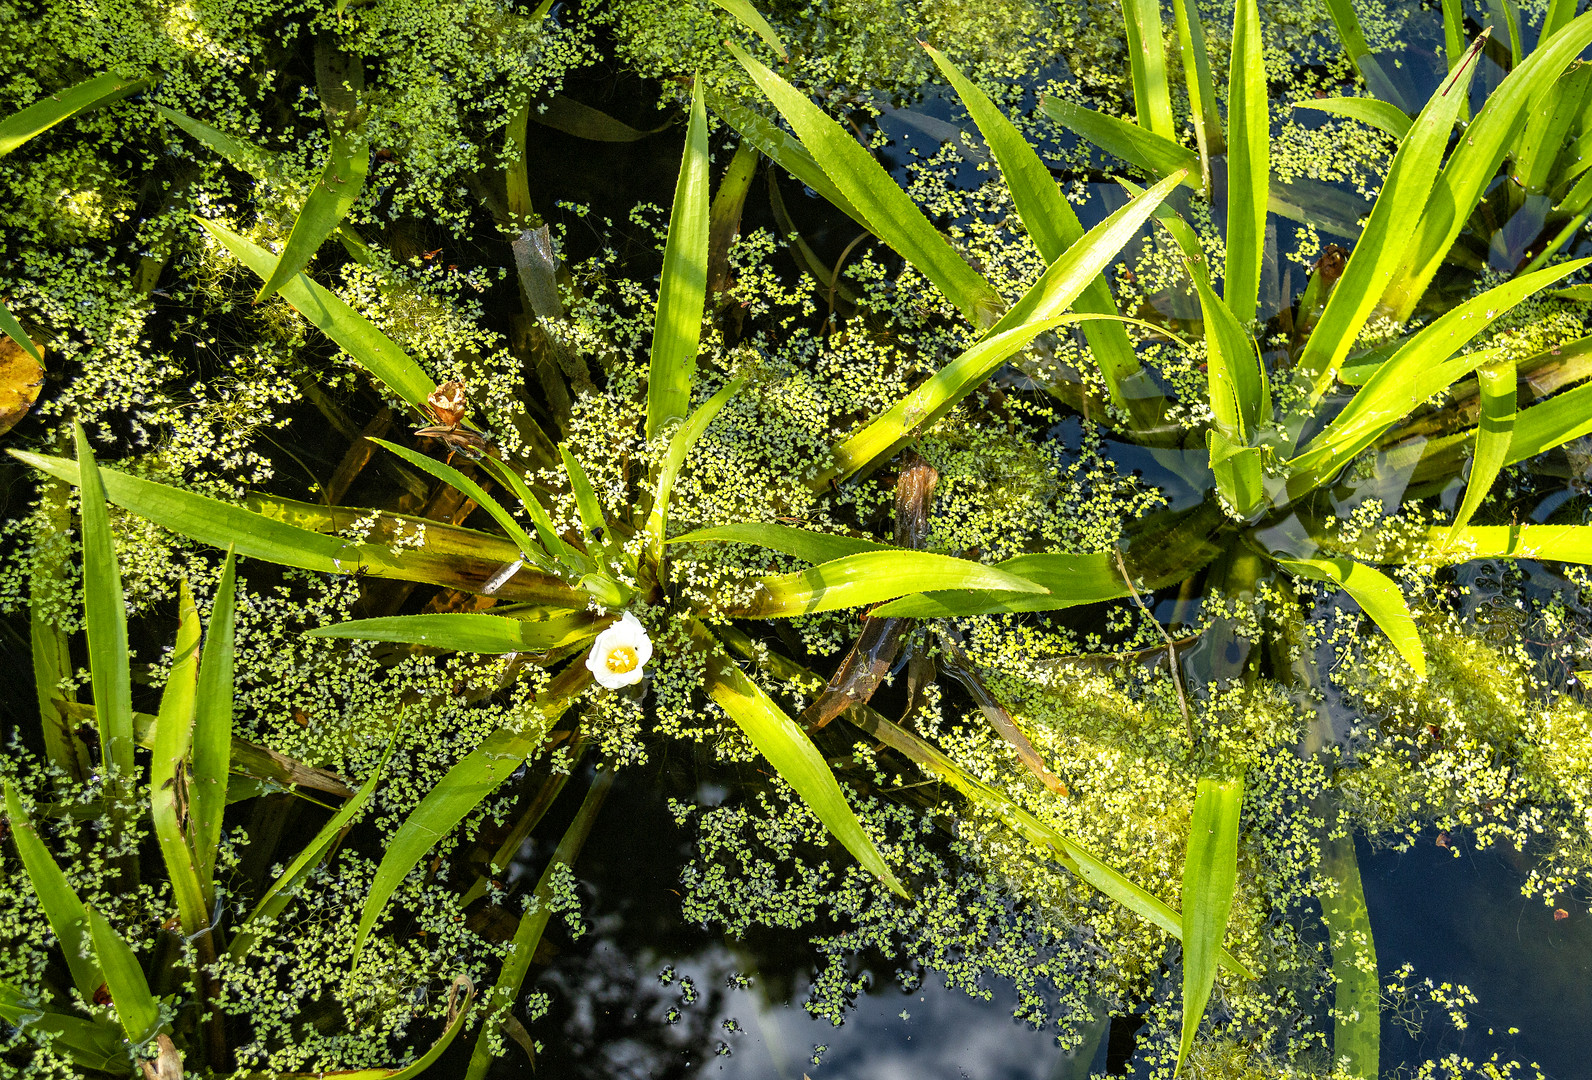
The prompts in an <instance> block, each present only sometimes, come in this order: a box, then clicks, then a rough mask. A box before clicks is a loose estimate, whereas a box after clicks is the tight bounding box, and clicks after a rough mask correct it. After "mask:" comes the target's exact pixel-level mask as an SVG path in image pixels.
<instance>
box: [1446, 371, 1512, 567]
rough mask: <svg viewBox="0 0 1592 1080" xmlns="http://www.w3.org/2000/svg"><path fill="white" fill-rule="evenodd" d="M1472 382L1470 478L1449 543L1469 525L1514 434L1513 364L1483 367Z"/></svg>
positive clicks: (1486, 493) (1498, 469)
mask: <svg viewBox="0 0 1592 1080" xmlns="http://www.w3.org/2000/svg"><path fill="white" fill-rule="evenodd" d="M1476 379H1477V387H1478V389H1479V390H1480V395H1479V397H1480V404H1481V423H1480V425H1479V426H1478V427H1477V431H1476V456H1475V458H1473V459H1472V461H1471V466H1470V479H1469V480H1468V481H1466V483H1465V498H1464V500H1463V501H1462V502H1461V503H1460V506H1459V511H1458V513H1456V514H1455V515H1454V524H1453V525H1452V526H1451V527H1450V528H1449V531H1448V538H1449V542H1450V543H1452V542H1453V541H1454V540H1455V539H1456V538H1457V537H1458V536H1459V534H1460V533H1461V532H1462V531H1463V530H1464V528H1465V526H1467V525H1469V524H1470V519H1471V516H1472V515H1473V514H1475V513H1476V508H1477V507H1479V506H1480V505H1481V503H1482V500H1483V499H1485V498H1486V497H1487V495H1488V493H1489V492H1491V491H1492V486H1493V481H1494V480H1496V479H1498V474H1499V473H1500V472H1502V471H1503V467H1504V462H1505V461H1507V460H1508V459H1509V443H1510V440H1511V439H1512V438H1513V436H1514V431H1515V398H1516V395H1517V391H1518V387H1517V384H1516V381H1515V362H1514V361H1513V360H1508V359H1505V360H1498V361H1494V362H1493V363H1491V364H1483V365H1482V366H1481V367H1479V368H1477V369H1476Z"/></svg>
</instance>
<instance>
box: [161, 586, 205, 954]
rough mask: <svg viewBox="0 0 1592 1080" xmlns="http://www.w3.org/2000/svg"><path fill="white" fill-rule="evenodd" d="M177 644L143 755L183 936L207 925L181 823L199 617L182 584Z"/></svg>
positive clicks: (185, 802) (186, 793) (185, 797)
mask: <svg viewBox="0 0 1592 1080" xmlns="http://www.w3.org/2000/svg"><path fill="white" fill-rule="evenodd" d="M177 620H178V622H177V642H176V646H175V648H174V649H173V650H172V660H171V668H170V671H169V673H168V674H167V676H166V686H165V688H164V690H162V692H161V695H160V712H159V713H157V714H156V716H155V732H154V740H155V745H154V746H153V747H152V748H151V750H150V755H149V807H150V820H151V821H152V822H153V824H154V827H155V839H156V841H158V843H159V844H160V854H161V858H162V859H163V860H164V861H165V864H166V876H167V878H169V879H170V881H171V891H172V896H173V898H174V899H175V900H176V901H177V917H178V919H179V920H180V921H181V923H182V931H183V933H184V934H187V935H189V936H193V935H195V934H198V933H199V932H200V931H201V930H202V929H204V928H205V927H206V926H209V925H210V910H209V905H208V904H207V903H206V901H205V889H204V886H203V885H202V884H200V881H199V868H198V865H197V862H196V860H195V858H194V853H193V848H192V847H191V846H190V845H189V842H188V835H187V833H186V832H184V830H183V826H182V822H183V819H184V817H185V816H186V814H187V810H188V802H189V786H190V785H189V784H188V769H187V765H188V757H189V753H190V751H191V750H192V747H193V718H194V702H195V700H196V698H197V693H198V685H199V611H198V609H197V608H196V607H194V602H193V593H192V592H191V591H190V590H189V588H188V582H187V581H186V580H184V581H182V582H181V583H180V584H179V588H178V599H177Z"/></svg>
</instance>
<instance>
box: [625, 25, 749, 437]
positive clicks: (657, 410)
mask: <svg viewBox="0 0 1592 1080" xmlns="http://www.w3.org/2000/svg"><path fill="white" fill-rule="evenodd" d="M743 3H744V0H743ZM701 83H702V80H701V79H700V78H698V79H697V80H696V81H695V83H694V84H693V86H692V89H691V122H690V125H689V126H688V127H687V128H686V134H685V154H684V156H683V157H682V158H681V160H680V175H679V178H678V180H677V181H676V183H675V188H674V209H673V210H672V211H671V213H670V214H669V234H668V240H667V241H666V243H665V245H664V249H663V277H662V279H661V280H660V284H659V286H658V313H657V317H656V320H655V321H654V323H653V327H652V362H651V366H650V367H649V368H648V373H647V438H649V439H650V438H652V437H653V436H655V435H657V434H658V432H659V431H660V430H662V428H663V427H665V426H666V425H667V424H668V423H670V422H671V421H674V420H684V419H685V415H686V410H687V409H689V408H690V406H691V384H692V383H693V382H694V381H695V380H696V356H697V346H698V344H699V343H700V341H701V335H702V305H703V302H704V300H705V299H706V297H707V287H708V121H707V111H706V109H704V108H703V105H702V85H701Z"/></svg>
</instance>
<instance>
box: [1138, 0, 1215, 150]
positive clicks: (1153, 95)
mask: <svg viewBox="0 0 1592 1080" xmlns="http://www.w3.org/2000/svg"><path fill="white" fill-rule="evenodd" d="M1122 14H1123V21H1122V26H1123V29H1124V30H1125V31H1126V34H1127V46H1128V70H1129V74H1130V75H1131V77H1132V81H1133V108H1134V112H1135V113H1136V114H1137V116H1138V120H1139V126H1140V127H1142V128H1144V129H1145V130H1146V131H1149V132H1152V133H1153V134H1156V135H1160V136H1163V137H1164V138H1168V139H1171V138H1175V137H1176V135H1177V128H1176V127H1174V126H1173V123H1172V92H1171V87H1170V85H1169V84H1168V82H1167V77H1166V46H1165V45H1164V44H1163V42H1164V41H1165V37H1166V31H1165V29H1164V28H1163V27H1162V25H1161V4H1160V0H1123V3H1122ZM1196 92H1197V88H1196Z"/></svg>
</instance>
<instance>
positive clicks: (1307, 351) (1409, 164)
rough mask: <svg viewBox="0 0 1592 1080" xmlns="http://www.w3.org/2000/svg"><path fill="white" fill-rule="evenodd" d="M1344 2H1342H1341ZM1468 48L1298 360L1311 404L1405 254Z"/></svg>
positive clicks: (1466, 73) (1458, 97) (1465, 70)
mask: <svg viewBox="0 0 1592 1080" xmlns="http://www.w3.org/2000/svg"><path fill="white" fill-rule="evenodd" d="M1342 2H1343V3H1345V4H1346V3H1347V0H1342ZM1480 44H1481V42H1480V41H1478V42H1477V43H1476V45H1473V46H1472V47H1471V52H1470V54H1469V56H1468V59H1467V61H1466V62H1465V63H1464V64H1463V66H1462V68H1461V69H1460V70H1459V71H1457V72H1456V73H1455V74H1454V75H1453V76H1452V77H1451V78H1450V79H1449V81H1448V82H1446V83H1444V85H1443V86H1442V87H1440V88H1439V89H1438V91H1437V92H1436V93H1435V94H1433V95H1432V99H1431V100H1430V101H1429V102H1427V104H1426V107H1425V108H1424V109H1422V110H1421V114H1420V116H1418V117H1417V118H1416V119H1415V123H1414V125H1413V126H1412V127H1411V128H1410V133H1409V135H1408V136H1407V137H1406V138H1405V139H1404V140H1403V142H1401V143H1400V144H1399V149H1398V152H1397V153H1396V154H1395V155H1394V157H1393V165H1392V167H1391V168H1390V169H1389V171H1388V175H1387V180H1386V181H1385V182H1384V183H1383V185H1382V190H1381V193H1380V194H1379V195H1378V196H1377V200H1376V203H1375V205H1374V206H1373V207H1372V208H1371V217H1370V219H1369V220H1367V221H1366V223H1365V228H1364V230H1363V231H1362V232H1361V233H1360V239H1359V242H1358V243H1356V244H1355V245H1354V251H1353V252H1352V253H1351V254H1350V256H1349V262H1348V265H1347V266H1346V267H1344V270H1343V276H1342V277H1341V278H1340V279H1339V281H1338V283H1337V287H1336V288H1334V289H1333V291H1332V296H1331V297H1330V298H1329V299H1328V300H1327V306H1326V308H1325V310H1323V311H1322V313H1321V318H1320V320H1319V321H1318V322H1317V323H1316V327H1315V330H1314V332H1312V333H1311V335H1310V337H1309V339H1308V340H1307V341H1306V343H1305V348H1304V351H1303V353H1302V354H1301V355H1300V358H1299V368H1300V371H1301V373H1302V375H1303V376H1304V377H1306V378H1311V379H1313V380H1314V382H1313V386H1312V388H1311V396H1310V402H1311V404H1312V405H1314V404H1315V403H1316V402H1319V401H1320V400H1321V397H1322V395H1323V394H1325V393H1326V391H1327V389H1328V388H1329V387H1330V386H1331V385H1332V381H1333V379H1334V378H1336V376H1337V373H1338V368H1339V367H1341V366H1342V364H1343V360H1344V357H1346V356H1347V355H1348V353H1349V349H1350V348H1351V347H1353V345H1354V341H1355V338H1356V337H1358V336H1359V333H1360V331H1361V329H1363V328H1364V326H1365V324H1366V322H1367V321H1368V320H1369V319H1370V318H1371V315H1372V314H1373V312H1374V311H1375V310H1376V307H1377V304H1378V302H1379V301H1380V299H1381V297H1382V294H1383V292H1384V291H1385V290H1386V288H1387V287H1388V284H1389V282H1391V281H1392V280H1393V277H1394V275H1395V273H1396V272H1397V271H1398V270H1399V267H1400V266H1401V265H1402V264H1403V263H1404V262H1405V260H1406V259H1407V257H1408V251H1409V249H1410V247H1411V245H1412V243H1413V242H1414V241H1413V238H1412V235H1411V232H1410V222H1412V221H1416V220H1418V219H1419V217H1420V215H1421V214H1422V212H1423V211H1424V209H1425V207H1426V205H1427V201H1428V199H1429V197H1430V196H1431V194H1432V187H1433V185H1434V184H1435V183H1436V181H1437V175H1438V170H1439V167H1440V166H1441V165H1442V160H1443V152H1444V151H1445V150H1446V149H1447V147H1448V138H1449V135H1450V134H1451V133H1452V132H1453V130H1454V123H1455V121H1456V120H1457V119H1458V117H1459V111H1460V108H1461V107H1462V106H1463V104H1464V102H1465V101H1466V93H1467V91H1468V88H1469V86H1470V79H1471V76H1472V75H1473V74H1474V72H1475V63H1474V59H1475V55H1476V53H1477V52H1478V50H1479V47H1480Z"/></svg>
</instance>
